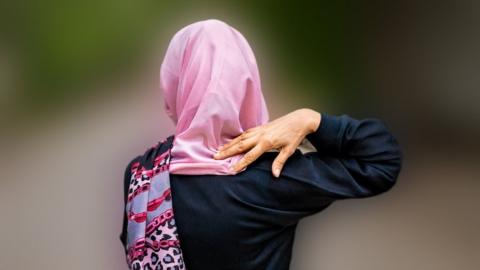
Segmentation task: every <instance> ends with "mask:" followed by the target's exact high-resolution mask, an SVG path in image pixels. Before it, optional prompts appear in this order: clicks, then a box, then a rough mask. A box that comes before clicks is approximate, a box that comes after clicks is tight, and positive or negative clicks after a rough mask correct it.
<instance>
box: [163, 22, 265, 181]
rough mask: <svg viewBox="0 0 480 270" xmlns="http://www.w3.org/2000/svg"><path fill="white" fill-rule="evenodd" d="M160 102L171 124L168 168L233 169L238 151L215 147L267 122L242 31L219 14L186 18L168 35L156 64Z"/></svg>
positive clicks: (255, 70) (182, 171)
mask: <svg viewBox="0 0 480 270" xmlns="http://www.w3.org/2000/svg"><path fill="white" fill-rule="evenodd" d="M160 86H161V89H162V91H163V97H164V108H165V111H166V113H167V114H168V115H169V116H170V117H171V119H172V120H173V121H174V123H175V124H176V129H175V141H174V145H173V149H172V155H173V156H174V158H173V159H172V161H171V164H170V171H171V173H174V174H234V173H233V172H230V171H229V168H230V165H233V164H235V163H236V162H237V161H238V160H240V158H241V157H242V156H243V154H239V155H236V156H233V157H230V158H227V159H224V160H215V159H213V158H212V156H213V154H215V153H216V151H217V149H218V147H219V146H220V145H223V144H225V143H227V142H228V141H229V140H231V139H232V138H234V137H236V136H238V135H240V134H241V133H242V132H244V131H245V130H247V129H249V128H252V127H255V126H258V125H262V124H265V123H267V122H268V118H269V116H268V110H267V106H266V104H265V100H264V97H263V94H262V89H261V84H260V75H259V71H258V67H257V63H256V59H255V56H254V54H253V51H252V49H251V48H250V46H249V44H248V42H247V41H246V39H245V38H244V37H243V35H242V34H241V33H240V32H238V31H237V30H236V29H234V28H233V27H231V26H229V25H228V24H226V23H224V22H222V21H219V20H214V19H211V20H205V21H199V22H196V23H193V24H190V25H188V26H186V27H184V28H182V29H181V30H180V31H178V32H177V33H176V34H175V35H174V37H173V38H172V40H171V42H170V44H169V46H168V49H167V52H166V54H165V58H164V60H163V62H162V65H161V69H160Z"/></svg>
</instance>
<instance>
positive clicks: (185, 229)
mask: <svg viewBox="0 0 480 270" xmlns="http://www.w3.org/2000/svg"><path fill="white" fill-rule="evenodd" d="M172 136H173V135H172ZM172 136H170V137H169V140H168V141H169V142H171V138H172ZM306 138H307V139H308V140H309V141H310V142H311V143H312V144H313V145H314V146H315V148H316V149H317V152H309V153H305V154H302V153H301V152H300V150H297V151H296V152H295V153H294V154H293V155H292V156H291V157H290V158H289V159H288V160H287V162H286V163H285V165H284V168H283V170H282V172H281V175H280V177H279V178H275V177H274V176H273V175H272V173H271V166H272V162H273V160H274V159H275V157H276V155H277V154H278V153H277V152H266V153H264V154H263V155H262V156H261V157H260V158H259V159H257V160H256V161H255V162H254V163H252V164H250V165H249V166H248V168H247V170H245V171H243V172H241V173H239V174H237V175H233V176H226V175H176V174H172V175H170V184H171V188H172V198H173V209H174V212H175V219H176V222H177V228H178V232H179V238H180V242H181V246H182V250H183V253H184V259H185V265H186V267H187V269H189V270H206V269H219V270H221V269H232V270H233V269H242V270H249V269H255V270H257V269H271V270H284V269H288V268H289V264H290V259H291V254H292V246H293V241H294V235H295V229H296V226H297V224H298V222H299V221H300V220H301V219H302V218H303V217H306V216H309V215H312V214H315V213H317V212H319V211H321V210H323V209H325V208H326V207H328V206H329V205H330V204H331V203H333V202H334V201H335V200H340V199H348V198H362V197H370V196H374V195H378V194H381V193H383V192H385V191H387V190H389V189H390V188H391V187H392V186H393V185H394V183H395V181H396V179H397V177H398V174H399V172H400V169H401V163H402V154H401V151H400V148H399V145H398V143H397V141H396V140H395V138H394V137H393V136H392V134H391V133H390V132H389V130H388V128H387V127H386V125H385V124H384V123H383V122H382V121H380V120H378V119H364V120H357V119H354V118H351V117H349V116H347V115H342V116H333V115H327V114H322V121H321V123H320V126H319V128H318V129H317V130H316V131H315V132H313V133H310V134H308V135H307V137H306ZM167 146H168V145H167ZM154 156H155V155H152V153H148V151H147V152H146V153H145V154H144V155H143V156H138V157H136V158H135V159H134V160H132V161H131V162H130V164H131V163H132V162H135V161H138V160H143V162H147V163H148V162H153V158H154ZM130 164H129V165H130ZM125 174H126V176H125V177H126V178H125V182H128V180H129V179H130V175H129V167H128V168H127V170H126V172H125ZM127 185H128V183H126V184H125V187H126V188H128V186H127ZM125 192H127V190H126V189H125ZM125 231H126V216H125V215H124V225H123V230H122V234H121V235H120V239H121V240H122V243H125V242H124V240H125Z"/></svg>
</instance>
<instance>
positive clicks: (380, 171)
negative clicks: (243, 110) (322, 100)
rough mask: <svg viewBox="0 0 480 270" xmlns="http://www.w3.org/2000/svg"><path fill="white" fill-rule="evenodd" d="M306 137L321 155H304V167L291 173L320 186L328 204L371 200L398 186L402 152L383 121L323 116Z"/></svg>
mask: <svg viewBox="0 0 480 270" xmlns="http://www.w3.org/2000/svg"><path fill="white" fill-rule="evenodd" d="M306 138H307V139H308V140H309V141H310V142H311V144H312V145H313V146H314V147H315V148H316V150H317V151H316V152H308V153H305V154H301V155H303V157H302V162H301V164H299V165H301V167H303V168H302V169H301V170H298V169H297V170H290V171H285V174H290V176H291V177H293V178H295V179H296V180H297V181H301V182H304V183H305V184H306V185H308V186H310V187H314V190H315V192H316V195H321V196H320V197H321V198H322V200H324V199H328V200H332V201H333V200H338V199H347V198H362V197H370V196H374V195H378V194H380V193H383V192H385V191H387V190H389V189H390V188H391V187H392V186H393V185H394V184H395V182H396V179H397V176H398V174H399V172H400V169H401V165H402V154H401V151H400V147H399V144H398V142H397V140H396V139H395V138H394V137H393V135H392V134H391V133H390V131H389V130H388V128H387V126H386V125H385V124H384V123H383V122H382V121H381V120H378V119H373V118H370V119H363V120H357V119H354V118H352V117H350V116H348V115H341V116H334V115H328V114H324V113H322V118H321V121H320V125H319V127H318V129H317V130H316V131H315V132H313V133H310V134H308V135H307V136H306ZM297 152H298V151H297ZM296 154H298V153H296ZM287 162H288V160H287ZM292 166H293V167H295V165H294V164H290V167H292ZM310 191H311V190H310Z"/></svg>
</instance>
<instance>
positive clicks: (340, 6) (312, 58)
mask: <svg viewBox="0 0 480 270" xmlns="http://www.w3.org/2000/svg"><path fill="white" fill-rule="evenodd" d="M0 5H1V6H0V8H1V10H2V11H1V12H2V14H1V19H0V20H1V21H0V22H1V24H2V26H1V32H0V38H1V44H0V45H2V46H1V47H0V49H3V50H7V53H9V54H13V55H14V56H15V57H14V59H15V60H16V61H17V62H18V63H19V64H18V67H19V70H18V72H20V73H21V74H20V76H19V77H20V78H21V82H20V83H19V84H17V87H18V89H15V91H19V95H18V96H19V99H18V100H17V102H19V103H21V104H22V105H25V104H27V105H28V106H26V107H29V108H33V110H41V109H42V108H44V109H45V108H47V107H51V106H54V105H59V104H65V103H68V102H70V101H71V100H75V98H76V97H79V95H84V94H87V93H85V89H88V87H85V86H87V85H88V84H90V83H93V82H95V81H97V80H100V79H104V78H107V77H111V78H113V77H114V76H120V75H121V74H122V73H125V72H128V71H131V70H133V69H134V68H135V67H136V59H138V58H139V55H141V54H142V52H143V51H142V49H143V48H144V47H145V46H146V44H148V42H149V41H151V40H152V35H154V34H158V33H159V28H160V29H161V28H164V27H165V25H167V24H168V23H169V21H172V20H174V21H176V22H178V21H180V20H181V19H182V18H183V17H187V16H188V15H187V14H194V15H195V14H197V13H198V14H199V18H198V19H205V18H206V17H211V18H219V19H224V20H226V21H231V20H229V19H228V18H225V14H224V13H223V12H222V10H229V11H231V14H233V16H235V17H236V18H235V20H237V21H242V20H247V21H249V25H256V26H258V28H257V29H256V31H258V33H259V34H262V33H264V34H265V38H266V39H269V40H265V43H266V44H270V45H271V48H272V51H273V54H274V55H275V57H276V58H278V59H279V60H280V62H281V63H282V65H284V66H285V67H286V70H287V71H288V74H289V76H291V77H292V80H300V81H303V82H305V83H306V84H310V85H312V87H307V88H306V89H313V90H310V92H308V90H305V91H307V92H304V94H305V95H315V94H316V93H317V92H318V91H320V90H319V89H318V88H315V85H316V84H318V83H319V82H320V81H321V84H322V85H323V86H327V88H326V89H329V91H330V93H329V94H330V96H332V97H333V99H335V100H336V101H337V102H338V103H340V104H343V105H348V106H350V105H352V104H355V103H354V102H353V101H354V100H356V99H358V98H360V97H361V96H362V95H361V93H362V90H361V89H362V87H363V86H364V83H362V82H361V80H362V75H361V73H360V70H361V69H360V68H359V67H358V65H357V64H358V61H356V60H355V59H356V57H357V52H356V49H357V48H358V46H359V44H358V41H359V39H360V37H361V31H360V29H361V28H360V27H359V25H360V24H359V23H358V22H359V20H358V17H359V15H360V14H362V13H361V12H359V6H360V5H359V4H357V3H356V2H354V1H345V0H340V1H322V2H316V3H315V4H314V3H310V4H306V3H299V2H291V3H288V4H282V3H280V2H277V1H238V2H236V3H234V2H225V1H203V2H198V1H180V0H179V1H173V2H171V1H153V0H143V1H141V0H137V1H127V0H115V1H113V0H102V1H100V0H96V1H93V0H84V1H53V0H44V1H9V2H2V3H1V4H0ZM218 7H222V9H219V8H218ZM200 15H201V16H200ZM194 17H195V16H190V17H188V20H185V24H187V23H189V22H192V19H195V18H194ZM232 20H233V18H232ZM169 35H170V34H169ZM16 66H17V65H16ZM0 85H1V84H0ZM80 89H81V90H82V91H79V90H80ZM299 90H300V91H302V90H301V89H296V91H299ZM324 90H325V88H322V91H324ZM355 94H356V95H355ZM340 101H342V102H340ZM350 101H352V102H350Z"/></svg>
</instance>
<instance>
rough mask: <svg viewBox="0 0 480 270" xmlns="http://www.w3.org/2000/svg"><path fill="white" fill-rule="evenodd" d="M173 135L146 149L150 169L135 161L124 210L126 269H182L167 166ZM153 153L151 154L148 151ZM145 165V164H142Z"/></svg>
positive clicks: (183, 267)
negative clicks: (151, 157)
mask: <svg viewBox="0 0 480 270" xmlns="http://www.w3.org/2000/svg"><path fill="white" fill-rule="evenodd" d="M173 139H174V135H171V136H169V137H168V138H166V139H165V140H163V141H161V142H159V143H158V144H157V145H156V146H154V147H153V148H152V149H150V151H149V152H151V153H153V155H155V156H154V158H153V166H152V164H151V163H152V162H150V164H142V163H143V161H144V160H146V158H145V157H144V158H143V159H142V161H141V162H135V163H133V164H132V165H131V167H130V170H131V178H130V185H129V189H128V197H127V203H126V205H125V211H126V216H127V220H128V223H127V243H126V244H127V246H126V256H127V258H126V259H127V264H128V267H129V269H134V270H143V269H149V270H150V269H151V270H153V269H155V270H157V269H161V270H177V269H178V270H180V269H186V268H185V264H184V260H183V255H182V250H181V248H180V241H179V239H178V234H177V227H176V224H175V219H174V214H173V207H172V194H171V190H170V178H169V164H170V159H171V148H172V146H173ZM151 150H153V151H151ZM145 163H148V162H145Z"/></svg>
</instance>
